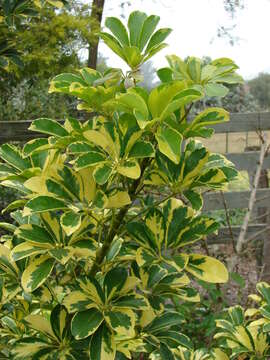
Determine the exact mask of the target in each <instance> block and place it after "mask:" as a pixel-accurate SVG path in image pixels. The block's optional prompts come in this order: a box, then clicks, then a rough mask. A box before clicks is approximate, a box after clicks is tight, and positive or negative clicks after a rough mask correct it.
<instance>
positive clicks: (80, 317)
mask: <svg viewBox="0 0 270 360" xmlns="http://www.w3.org/2000/svg"><path fill="white" fill-rule="evenodd" d="M102 322H103V315H102V313H101V312H100V311H99V310H97V309H96V308H92V309H89V310H85V311H81V312H79V313H77V314H76V315H75V316H74V317H73V319H72V322H71V332H72V335H73V336H74V337H75V339H76V340H80V339H84V338H87V337H88V336H89V335H91V334H93V333H95V331H96V330H97V329H98V327H99V326H100V325H101V323H102Z"/></svg>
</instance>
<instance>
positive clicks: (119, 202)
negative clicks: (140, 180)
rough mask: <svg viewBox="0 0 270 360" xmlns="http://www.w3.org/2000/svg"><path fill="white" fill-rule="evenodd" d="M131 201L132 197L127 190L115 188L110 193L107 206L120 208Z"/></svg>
mask: <svg viewBox="0 0 270 360" xmlns="http://www.w3.org/2000/svg"><path fill="white" fill-rule="evenodd" d="M130 203H131V200H130V197H129V195H128V192H127V191H120V190H117V189H114V190H113V191H112V192H110V193H108V203H107V205H106V207H108V208H110V209H111V208H120V207H123V206H126V205H129V204H130Z"/></svg>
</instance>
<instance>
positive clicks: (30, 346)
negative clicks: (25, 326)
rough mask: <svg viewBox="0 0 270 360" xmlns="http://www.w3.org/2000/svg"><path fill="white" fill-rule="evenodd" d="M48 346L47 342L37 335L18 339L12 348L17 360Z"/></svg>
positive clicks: (31, 355)
mask: <svg viewBox="0 0 270 360" xmlns="http://www.w3.org/2000/svg"><path fill="white" fill-rule="evenodd" d="M45 348H48V343H47V342H45V341H43V340H40V339H38V338H37V337H32V338H31V337H28V338H24V339H21V340H19V341H18V342H17V343H16V345H15V346H14V348H13V351H12V353H13V355H14V356H15V359H17V360H25V359H27V358H29V357H30V358H32V357H33V356H34V355H35V354H36V353H37V352H38V351H40V350H41V349H45Z"/></svg>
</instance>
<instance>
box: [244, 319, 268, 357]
mask: <svg viewBox="0 0 270 360" xmlns="http://www.w3.org/2000/svg"><path fill="white" fill-rule="evenodd" d="M248 330H249V332H250V333H251V335H252V338H253V340H254V345H255V351H256V353H257V354H260V355H264V353H265V351H266V350H267V349H269V344H268V341H267V334H265V333H263V332H262V331H261V327H260V326H252V325H249V326H248Z"/></svg>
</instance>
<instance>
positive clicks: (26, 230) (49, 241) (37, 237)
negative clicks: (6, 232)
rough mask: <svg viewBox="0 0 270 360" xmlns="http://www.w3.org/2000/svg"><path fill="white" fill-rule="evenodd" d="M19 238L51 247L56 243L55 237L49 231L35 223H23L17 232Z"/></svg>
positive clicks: (37, 244)
mask: <svg viewBox="0 0 270 360" xmlns="http://www.w3.org/2000/svg"><path fill="white" fill-rule="evenodd" d="M15 235H17V236H18V237H19V238H21V239H24V240H26V241H27V242H29V243H31V244H33V245H36V246H40V247H44V248H48V247H49V248H50V247H52V246H53V245H55V239H54V238H52V236H51V235H50V234H49V232H48V231H47V230H46V229H44V228H43V227H41V226H39V225H35V224H24V225H21V226H20V227H19V228H18V229H17V230H16V232H15Z"/></svg>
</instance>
